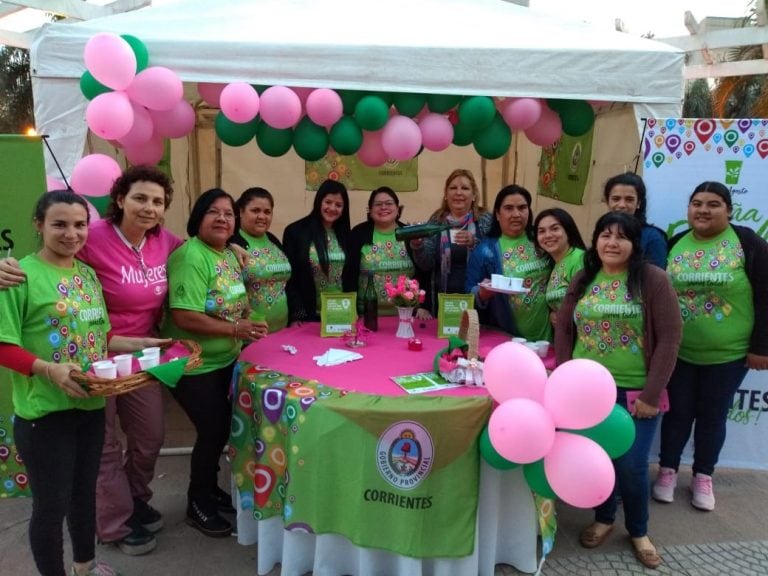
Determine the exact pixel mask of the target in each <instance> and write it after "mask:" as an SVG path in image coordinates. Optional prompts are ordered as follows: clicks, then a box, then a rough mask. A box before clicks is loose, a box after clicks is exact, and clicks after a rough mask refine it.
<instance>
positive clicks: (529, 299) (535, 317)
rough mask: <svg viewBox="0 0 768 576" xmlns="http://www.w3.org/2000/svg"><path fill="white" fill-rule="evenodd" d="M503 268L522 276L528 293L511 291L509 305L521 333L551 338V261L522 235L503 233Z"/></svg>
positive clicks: (529, 337)
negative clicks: (549, 301) (548, 303)
mask: <svg viewBox="0 0 768 576" xmlns="http://www.w3.org/2000/svg"><path fill="white" fill-rule="evenodd" d="M499 249H500V250H501V269H502V273H503V274H504V276H510V277H513V278H522V279H523V287H524V288H527V289H528V292H526V293H525V294H511V295H510V296H509V304H510V306H511V307H512V316H513V317H514V319H515V324H516V325H517V329H518V331H519V332H520V336H522V337H524V338H527V339H528V340H549V341H550V342H551V341H552V325H551V324H550V322H549V306H547V298H546V290H547V281H548V280H549V272H550V262H549V259H547V258H545V257H544V256H543V255H542V254H541V253H540V252H538V251H537V250H536V247H535V246H534V245H533V242H531V241H530V240H529V239H528V237H527V236H526V235H525V234H523V235H522V236H518V237H516V238H511V237H509V236H505V235H503V234H502V235H501V237H500V238H499Z"/></svg>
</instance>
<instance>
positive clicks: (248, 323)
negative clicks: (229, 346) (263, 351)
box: [233, 319, 269, 342]
mask: <svg viewBox="0 0 768 576" xmlns="http://www.w3.org/2000/svg"><path fill="white" fill-rule="evenodd" d="M233 330H234V336H235V338H236V339H237V340H246V341H248V342H253V341H254V340H259V339H261V338H264V336H266V335H267V332H268V331H269V325H268V324H267V322H266V320H246V319H242V320H237V321H236V322H235V326H234V329H233Z"/></svg>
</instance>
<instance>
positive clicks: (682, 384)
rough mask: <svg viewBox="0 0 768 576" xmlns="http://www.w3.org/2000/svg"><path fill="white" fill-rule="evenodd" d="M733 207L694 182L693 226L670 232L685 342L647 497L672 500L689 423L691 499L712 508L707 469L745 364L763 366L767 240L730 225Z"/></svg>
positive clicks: (724, 191)
mask: <svg viewBox="0 0 768 576" xmlns="http://www.w3.org/2000/svg"><path fill="white" fill-rule="evenodd" d="M732 212H733V204H732V201H731V193H730V191H729V190H728V188H727V187H726V186H725V185H723V184H721V183H720V182H702V183H701V184H699V185H698V186H697V187H696V189H695V190H694V191H693V194H691V197H690V200H689V201H688V224H689V225H690V227H691V228H690V229H689V230H686V231H685V232H682V233H680V234H678V235H677V236H675V237H674V238H673V239H672V241H671V242H670V252H669V260H668V263H667V272H668V273H669V275H670V277H671V278H672V285H673V286H674V287H675V291H676V292H677V298H678V303H679V305H680V312H681V313H682V316H683V341H682V344H681V345H680V354H679V356H678V359H677V365H676V366H675V372H674V373H673V374H672V379H671V380H670V381H669V403H670V410H669V412H668V413H667V414H665V415H664V420H663V421H662V423H661V452H660V461H659V466H660V468H659V476H658V478H657V479H656V482H655V483H654V485H653V497H654V499H656V500H658V501H660V502H672V500H673V498H674V491H675V487H676V485H677V469H678V466H679V465H680V455H681V454H682V452H683V448H684V447H685V445H686V444H687V443H688V439H689V438H690V436H691V429H692V428H693V430H694V432H693V443H694V454H693V478H692V479H691V493H692V499H691V504H692V505H693V506H694V507H696V508H698V509H700V510H712V509H714V507H715V495H714V493H713V491H712V473H713V472H714V470H715V465H716V464H717V459H718V457H719V455H720V450H721V449H722V447H723V444H724V443H725V432H726V421H727V418H728V411H729V409H730V408H731V406H732V405H733V396H734V394H735V393H736V390H738V388H739V386H740V385H741V382H742V380H744V377H745V376H746V374H747V370H749V369H753V370H766V369H768V244H766V242H765V240H763V239H762V238H760V236H758V235H757V234H756V233H755V232H753V231H752V230H751V229H749V228H745V227H743V226H735V225H732V224H731V223H730V218H731V214H732ZM694 422H695V428H694Z"/></svg>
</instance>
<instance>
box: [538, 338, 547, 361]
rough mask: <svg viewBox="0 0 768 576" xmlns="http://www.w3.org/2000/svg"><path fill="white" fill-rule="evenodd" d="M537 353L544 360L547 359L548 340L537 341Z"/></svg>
mask: <svg viewBox="0 0 768 576" xmlns="http://www.w3.org/2000/svg"><path fill="white" fill-rule="evenodd" d="M536 346H537V349H536V352H537V353H538V354H539V356H541V357H542V358H546V356H547V354H549V341H548V340H537V341H536Z"/></svg>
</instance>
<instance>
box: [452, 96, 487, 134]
mask: <svg viewBox="0 0 768 576" xmlns="http://www.w3.org/2000/svg"><path fill="white" fill-rule="evenodd" d="M495 116H496V105H495V104H494V103H493V98H489V97H488V96H469V97H467V98H464V100H462V102H461V104H459V122H463V123H464V124H466V125H467V126H469V127H470V128H472V129H473V130H483V129H484V128H487V127H488V126H490V125H491V122H493V118H494V117H495Z"/></svg>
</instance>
